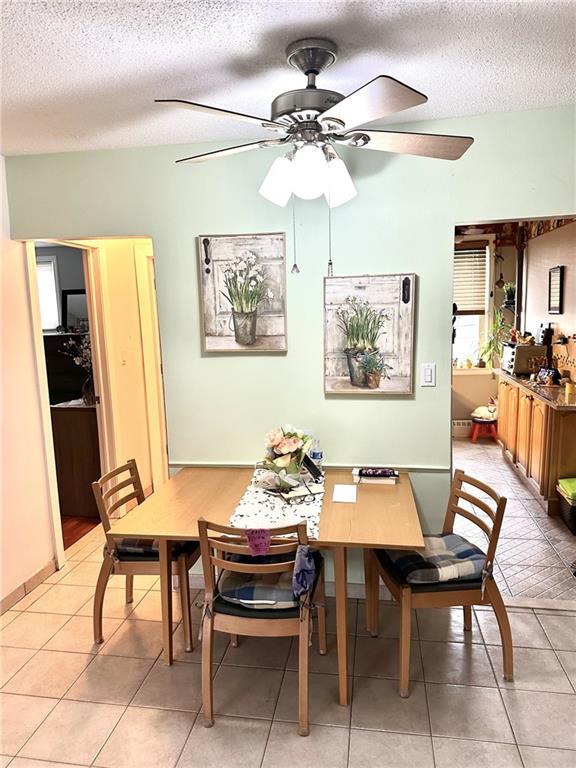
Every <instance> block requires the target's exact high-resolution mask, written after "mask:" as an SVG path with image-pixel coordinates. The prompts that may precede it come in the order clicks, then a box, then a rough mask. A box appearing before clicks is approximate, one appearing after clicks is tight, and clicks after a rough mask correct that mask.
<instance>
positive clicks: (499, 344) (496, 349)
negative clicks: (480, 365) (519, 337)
mask: <svg viewBox="0 0 576 768" xmlns="http://www.w3.org/2000/svg"><path fill="white" fill-rule="evenodd" d="M511 328H512V326H511V325H510V324H509V323H506V322H504V313H503V312H502V310H501V309H495V310H494V318H493V320H492V327H491V328H490V331H489V333H488V337H487V339H486V343H485V344H484V346H483V347H482V349H481V351H480V357H481V358H482V359H483V360H485V361H486V363H487V364H488V365H489V366H493V365H494V363H495V361H496V359H499V358H500V357H502V350H503V345H504V342H505V341H506V340H507V339H508V337H509V334H510V329H511Z"/></svg>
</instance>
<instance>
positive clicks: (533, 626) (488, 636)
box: [476, 611, 551, 648]
mask: <svg viewBox="0 0 576 768" xmlns="http://www.w3.org/2000/svg"><path fill="white" fill-rule="evenodd" d="M476 618H477V620H478V624H479V625H480V629H481V631H482V635H483V637H484V641H485V642H486V643H487V644H488V645H501V644H502V643H501V640H500V631H499V629H498V622H497V621H496V616H494V613H493V612H492V611H478V612H477V613H476ZM508 621H509V622H510V629H511V631H512V642H513V643H514V645H515V646H519V647H522V648H550V647H551V645H550V642H549V640H548V638H547V637H546V633H545V632H544V630H543V629H542V626H541V624H540V622H539V621H538V619H537V618H536V616H534V614H533V613H516V612H511V611H508Z"/></svg>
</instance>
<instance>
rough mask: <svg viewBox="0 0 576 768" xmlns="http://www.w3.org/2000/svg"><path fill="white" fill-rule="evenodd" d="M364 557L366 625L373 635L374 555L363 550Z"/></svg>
mask: <svg viewBox="0 0 576 768" xmlns="http://www.w3.org/2000/svg"><path fill="white" fill-rule="evenodd" d="M363 555H364V601H365V603H366V610H365V614H366V616H365V625H366V632H368V634H372V623H371V620H372V610H371V609H372V601H373V599H374V596H373V592H374V569H373V568H372V557H371V555H372V553H371V552H370V550H369V549H364V550H363Z"/></svg>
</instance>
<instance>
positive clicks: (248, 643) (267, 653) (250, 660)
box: [222, 637, 291, 669]
mask: <svg viewBox="0 0 576 768" xmlns="http://www.w3.org/2000/svg"><path fill="white" fill-rule="evenodd" d="M290 645H291V639H290V638H289V637H240V638H239V643H238V647H237V648H232V646H231V645H229V646H228V650H227V651H226V653H225V654H224V658H223V659H222V663H223V664H226V665H232V666H236V667H259V668H260V667H262V668H267V667H268V668H271V669H284V667H285V666H286V662H287V661H288V654H289V653H290Z"/></svg>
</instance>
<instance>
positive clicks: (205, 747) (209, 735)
mask: <svg viewBox="0 0 576 768" xmlns="http://www.w3.org/2000/svg"><path fill="white" fill-rule="evenodd" d="M270 726H271V723H270V722H269V721H268V720H249V719H248V718H235V717H216V718H215V722H214V727H213V728H205V727H204V725H203V724H202V715H198V719H197V720H196V722H195V723H194V728H192V732H191V734H190V736H189V738H188V741H187V742H186V746H185V747H184V749H183V750H182V755H181V757H180V760H179V761H178V764H177V768H260V764H261V762H262V756H263V754H264V749H265V748H266V742H267V741H268V734H269V732H270ZM231 745H233V748H232V749H231ZM200 756H201V757H200Z"/></svg>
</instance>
